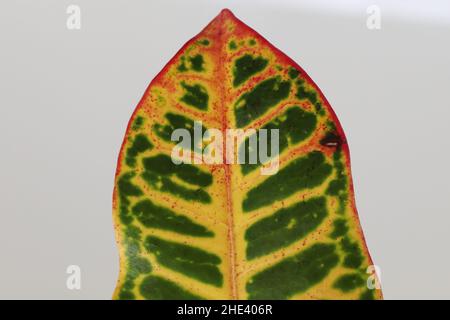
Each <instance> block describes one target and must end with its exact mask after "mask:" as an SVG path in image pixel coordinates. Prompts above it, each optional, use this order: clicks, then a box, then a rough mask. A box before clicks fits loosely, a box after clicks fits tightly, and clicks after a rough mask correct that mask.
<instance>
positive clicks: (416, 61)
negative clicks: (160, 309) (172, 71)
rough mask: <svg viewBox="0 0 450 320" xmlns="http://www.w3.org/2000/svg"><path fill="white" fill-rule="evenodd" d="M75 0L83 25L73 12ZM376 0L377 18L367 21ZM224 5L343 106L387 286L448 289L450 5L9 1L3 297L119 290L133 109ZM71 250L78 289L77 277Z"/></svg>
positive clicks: (1, 30) (0, 195) (0, 117)
mask: <svg viewBox="0 0 450 320" xmlns="http://www.w3.org/2000/svg"><path fill="white" fill-rule="evenodd" d="M71 4H73V5H78V6H79V8H80V9H81V29H80V30H68V29H67V27H66V20H67V18H68V14H67V13H66V10H67V7H68V6H69V5H71ZM371 5H377V6H378V8H379V9H380V13H381V29H379V30H371V29H369V28H368V27H367V25H366V22H367V19H368V17H369V16H370V14H368V13H367V8H368V7H370V6H371ZM224 7H228V8H230V9H231V10H232V11H233V12H234V13H235V15H236V16H237V17H238V18H240V19H242V20H243V21H244V22H245V23H247V24H248V25H250V26H251V27H253V28H254V29H256V30H257V31H258V32H259V33H261V34H262V35H263V36H264V37H266V38H267V39H268V40H269V41H271V42H272V43H273V44H274V45H275V46H276V47H278V48H279V49H281V50H282V51H283V52H285V53H286V54H287V55H288V56H290V57H291V58H293V59H294V60H295V61H297V62H298V63H299V64H300V65H301V66H302V67H303V68H304V69H305V70H306V72H308V73H309V75H310V76H311V77H312V79H313V80H314V81H315V82H316V83H317V84H318V85H319V87H320V88H321V89H322V91H323V92H324V94H325V96H326V97H327V98H328V100H329V101H330V103H331V105H332V107H333V108H334V110H335V112H336V113H337V115H338V117H339V119H340V121H341V123H342V125H343V127H344V130H345V132H346V135H347V138H348V141H349V145H350V151H351V157H352V170H353V178H354V182H355V191H356V202H357V207H358V210H359V215H360V219H361V223H362V226H363V229H364V232H365V236H366V239H367V245H368V247H369V249H370V252H371V254H372V257H373V260H374V262H375V263H376V264H377V265H378V266H379V267H380V269H381V280H382V286H383V291H384V296H385V298H387V299H395V298H406V299H409V298H447V299H448V298H450V274H449V272H448V270H450V253H449V250H448V245H449V243H450V232H449V226H450V170H449V163H450V148H449V147H450V146H449V117H450V102H449V97H448V95H449V84H450V41H449V39H450V5H449V4H448V2H446V1H388V0H386V1H377V0H371V1H356V0H355V1H349V0H347V1H331V0H330V1H317V0H315V1H294V0H291V1H288V0H277V1H275V0H273V1H242V0H241V1H207V0H205V1H195V0H191V1H181V0H180V1H167V0H165V1H144V0H142V1H110V0H108V1H106V0H102V1H100V0H97V1H82V0H72V1H61V0H58V1H57V0H54V1H48V0H41V1H31V0H30V1H3V2H2V4H1V5H0V39H1V40H0V154H1V158H0V164H1V165H0V214H1V217H0V219H1V220H0V261H1V264H0V298H42V299H47V298H59V299H78V298H87V299H91V298H99V299H110V298H111V295H112V292H113V289H114V287H115V283H116V279H117V275H118V269H119V266H118V252H117V249H116V246H115V239H114V233H113V226H112V218H111V195H112V189H113V180H114V171H115V166H116V160H117V156H118V152H119V148H120V145H121V142H122V139H123V135H124V132H125V128H126V125H127V122H128V120H129V118H130V116H131V113H132V111H133V109H134V108H135V106H136V104H137V103H138V101H139V99H140V98H141V96H142V94H143V93H144V90H145V89H146V87H147V85H148V84H149V82H150V81H151V80H152V78H153V77H154V76H155V75H156V74H157V73H158V72H159V71H160V70H161V69H162V67H163V66H164V65H165V64H166V63H167V62H168V60H169V59H170V58H171V57H172V56H173V55H174V54H175V52H176V51H177V50H178V49H179V48H180V47H181V46H182V45H183V44H184V43H185V42H186V41H187V40H189V39H190V38H191V37H193V36H194V35H196V34H197V33H198V32H200V30H201V29H202V28H203V27H204V26H205V25H206V24H207V23H208V22H209V21H210V20H211V19H213V18H214V17H215V16H216V15H217V14H218V13H219V11H220V10H221V9H222V8H224ZM69 265H78V266H80V268H81V275H82V278H81V279H82V280H81V290H69V289H68V288H67V287H66V279H67V277H68V275H67V274H66V268H67V266H69Z"/></svg>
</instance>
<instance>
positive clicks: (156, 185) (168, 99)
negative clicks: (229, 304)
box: [113, 10, 382, 299]
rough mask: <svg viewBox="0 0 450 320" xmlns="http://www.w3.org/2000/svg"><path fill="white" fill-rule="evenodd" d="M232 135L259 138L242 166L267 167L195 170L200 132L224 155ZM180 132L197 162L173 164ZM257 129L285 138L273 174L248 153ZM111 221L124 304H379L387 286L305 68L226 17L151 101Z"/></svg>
mask: <svg viewBox="0 0 450 320" xmlns="http://www.w3.org/2000/svg"><path fill="white" fill-rule="evenodd" d="M230 128H233V129H242V130H244V132H247V133H248V132H250V133H249V134H247V135H246V136H245V139H244V140H243V141H241V142H240V143H241V144H240V146H239V148H236V149H234V150H233V152H234V153H235V155H236V154H237V153H238V152H240V151H238V149H239V150H241V151H243V152H244V155H245V156H246V159H247V158H250V157H254V158H257V159H258V160H261V161H256V163H255V162H254V161H253V162H251V161H248V162H249V163H246V164H245V163H239V162H238V163H236V161H235V162H232V161H231V162H230V161H228V162H227V161H222V162H208V163H205V161H196V160H198V158H199V157H200V160H201V157H202V152H204V151H205V150H206V149H207V146H208V141H207V140H208V139H207V138H208V137H207V135H204V136H202V134H204V133H206V132H207V130H209V129H217V130H218V131H219V132H221V133H223V134H224V135H223V136H224V137H225V138H224V141H223V142H222V146H225V140H226V138H227V135H226V130H227V129H230ZM175 129H185V132H188V133H191V134H192V137H193V138H192V141H190V142H189V143H187V144H185V145H184V147H183V148H182V149H181V150H182V152H186V154H189V153H188V152H187V151H191V158H192V159H193V160H194V161H193V162H192V163H181V164H180V163H176V162H174V161H173V160H172V157H171V156H172V152H173V150H174V146H175V145H176V144H177V143H176V142H174V141H172V138H173V136H172V134H173V132H174V130H175ZM251 129H254V130H253V131H252V130H251ZM259 129H278V140H279V150H278V152H277V153H274V154H272V155H271V156H270V157H269V159H274V157H275V156H278V159H279V167H278V171H277V172H276V173H274V174H271V175H266V174H262V171H261V170H260V169H262V168H264V167H266V166H267V159H266V162H264V161H262V158H261V155H260V154H259V153H255V150H254V149H252V148H250V147H249V145H250V143H247V142H249V141H250V140H251V139H252V138H256V139H257V140H259V136H257V137H253V135H254V134H256V133H255V132H256V131H257V130H259ZM252 132H253V133H252ZM228 139H231V138H229V137H228ZM232 139H234V137H232ZM209 143H213V141H211V140H210V141H209ZM218 145H219V146H220V145H221V144H220V143H219V144H218ZM224 148H225V147H224ZM222 151H223V149H222ZM216 152H219V151H218V150H216ZM222 153H223V154H224V155H225V154H226V153H225V152H222ZM224 155H223V156H224ZM260 158H261V159H260ZM261 162H262V164H261ZM113 210H114V221H115V228H116V237H117V241H118V247H119V251H120V275H119V279H118V283H117V287H116V290H115V293H114V298H115V299H380V298H381V297H382V296H381V291H380V290H379V289H375V290H372V287H371V286H368V285H367V283H368V282H370V281H371V280H374V279H375V281H372V282H376V278H374V277H375V276H374V275H371V274H370V273H367V269H368V267H369V266H370V265H372V261H371V258H370V256H369V253H368V250H367V247H366V245H365V241H364V237H363V234H362V230H361V227H360V224H359V220H358V215H357V212H356V207H355V201H354V192H353V186H352V178H351V173H350V159H349V150H348V146H347V142H346V139H345V136H344V132H343V130H342V128H341V125H340V124H339V121H338V120H337V118H336V115H335V113H334V112H333V110H332V109H331V107H330V105H329V103H328V102H327V100H326V99H325V97H324V96H323V94H322V93H321V91H320V90H319V88H318V87H317V86H316V84H314V82H313V81H312V80H311V79H310V78H309V76H308V75H307V74H306V73H305V71H303V69H302V68H301V67H299V66H298V65H297V64H296V63H295V62H294V61H292V60H291V59H290V58H289V57H287V56H286V55H285V54H283V53H282V52H281V51H279V50H278V49H276V48H275V47H274V46H273V45H271V44H270V43H269V42H268V41H267V40H265V39H264V38H263V37H262V36H260V35H259V34H258V33H256V32H255V31H254V30H252V29H251V28H249V27H248V26H247V25H245V24H244V23H243V22H241V21H240V20H238V19H237V18H236V17H235V16H234V15H233V14H232V13H231V12H230V11H229V10H223V11H222V12H221V13H220V14H219V15H218V16H217V17H216V18H215V19H214V20H213V21H212V22H211V23H210V24H209V25H208V26H207V27H206V28H205V29H204V30H203V31H202V32H200V33H199V34H198V35H197V36H196V37H194V38H193V39H191V40H190V41H188V42H187V43H186V44H185V45H184V46H183V47H182V48H181V50H180V51H179V52H178V53H177V54H176V55H175V56H174V57H173V58H172V59H171V60H170V62H169V63H168V64H167V65H166V66H165V67H164V69H163V70H162V71H161V72H160V73H159V74H158V75H157V76H156V78H155V79H154V80H153V81H152V82H151V84H150V86H149V87H148V89H147V90H146V92H145V94H144V96H143V98H142V100H141V101H140V103H139V105H138V106H137V108H136V110H135V111H134V113H133V115H132V117H131V120H130V122H129V125H128V128H127V131H126V135H125V139H124V141H123V144H122V148H121V151H120V156H119V160H118V165H117V171H116V180H115V188H114V197H113ZM369 269H370V268H369ZM371 276H372V277H373V278H372V279H370V277H371Z"/></svg>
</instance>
